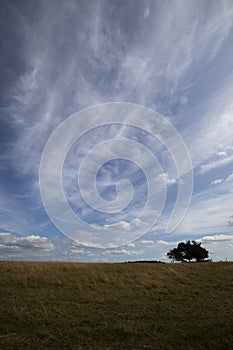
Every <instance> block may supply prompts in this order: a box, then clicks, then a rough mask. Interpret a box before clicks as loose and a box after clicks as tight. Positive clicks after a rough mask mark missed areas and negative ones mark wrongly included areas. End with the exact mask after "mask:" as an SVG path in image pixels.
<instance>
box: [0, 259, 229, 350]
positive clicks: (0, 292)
mask: <svg viewBox="0 0 233 350" xmlns="http://www.w3.org/2000/svg"><path fill="white" fill-rule="evenodd" d="M0 278H1V282H0V296H1V304H0V349H6V350H7V349H25V350H26V349H67V350H71V349H76V350H81V349H82V350H84V349H85V350H89V349H93V350H94V349H97V350H98V349H99V350H107V349H111V350H116V349H119V350H120V349H122V350H126V349H127V350H136V349H137V350H139V349H140V350H143V349H151V350H160V349H161V350H162V349H164V350H170V349H173V350H174V349H177V350H182V349H183V350H188V349H193V350H198V349H203V350H204V349H205V350H206V349H211V350H213V349H224V350H225V349H233V263H205V264H203V263H202V264H196V263H194V264H146V263H144V264H140V263H138V264H82V263H38V262H33V263H30V262H0Z"/></svg>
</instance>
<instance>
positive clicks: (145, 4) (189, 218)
mask: <svg viewBox="0 0 233 350" xmlns="http://www.w3.org/2000/svg"><path fill="white" fill-rule="evenodd" d="M0 16H1V18H0V19H1V20H0V27H1V33H2V35H1V37H0V45H1V56H0V72H1V81H0V111H1V113H0V152H1V153H0V198H1V209H0V258H1V259H38V260H43V259H45V260H66V261H69V260H74V261H125V260H139V259H157V260H164V261H166V252H167V251H168V250H169V249H171V248H173V247H174V246H175V245H176V244H177V243H178V242H179V241H180V240H187V239H191V240H193V239H195V240H198V241H201V242H202V245H203V246H204V247H205V248H207V249H208V250H209V252H210V257H211V258H213V259H214V260H216V261H217V260H225V259H226V257H227V258H228V260H233V230H232V228H233V217H232V215H233V186H232V185H233V99H232V96H233V65H232V57H233V4H232V2H231V1H225V0H221V1H215V0H213V1H210V0H209V1H196V0H194V1H162V0H161V1H146V0H145V1H139V0H138V1H126V2H124V1H107V2H106V1H98V0H97V1H72V0H70V1H64V2H61V1H54V0H52V1H49V2H48V1H29V0H27V1H24V0H21V1H6V0H3V1H2V2H1V10H0ZM109 102H125V103H130V104H136V105H142V106H145V108H150V109H152V110H154V111H156V112H157V113H159V114H160V115H162V116H164V117H165V118H166V119H167V120H168V121H169V122H170V123H171V124H172V125H173V126H174V127H175V128H176V130H177V132H178V134H179V135H180V136H181V137H182V138H183V140H184V142H185V144H186V147H187V150H188V153H189V155H190V158H191V161H192V170H193V176H194V178H193V194H192V198H191V202H190V205H189V208H188V210H187V213H186V215H185V217H184V219H183V221H182V222H181V223H180V225H179V226H178V227H177V228H176V229H175V230H174V231H173V232H170V233H168V232H167V231H166V227H167V224H168V222H169V218H170V216H171V212H172V209H173V207H174V204H175V202H176V199H177V195H178V193H179V189H180V187H181V186H182V181H181V180H182V179H181V177H180V176H179V174H178V173H177V169H176V166H177V164H176V163H174V159H173V158H172V156H171V154H170V153H169V151H168V150H167V149H166V144H165V145H164V144H162V143H161V142H159V140H158V138H156V137H154V136H153V135H152V134H153V133H152V134H150V133H148V132H146V131H145V130H142V129H140V128H137V127H135V126H132V125H128V124H127V122H129V120H131V121H132V122H134V120H133V119H132V118H131V119H130V118H129V117H128V116H127V115H126V117H125V120H124V123H123V122H122V123H115V124H113V123H112V124H111V123H110V124H107V125H104V126H101V125H99V126H97V127H96V128H94V129H92V130H88V132H86V133H85V134H83V135H82V137H80V138H79V139H78V140H76V141H75V142H74V143H73V145H72V147H70V149H69V152H68V153H67V156H66V158H65V160H64V167H63V171H62V184H63V190H64V193H65V196H66V198H67V201H68V203H69V205H70V206H71V208H72V210H73V212H74V213H76V215H78V216H80V218H81V219H82V220H83V222H84V223H86V225H87V226H88V227H89V228H88V229H83V227H82V225H80V227H79V226H77V227H75V228H74V227H73V226H74V225H73V226H72V225H71V224H70V223H69V222H68V221H66V220H65V217H64V216H63V215H64V213H63V212H62V213H59V205H57V207H56V210H57V212H56V213H57V215H58V216H59V218H60V221H62V220H63V226H62V227H63V228H65V230H66V228H67V230H68V231H67V232H68V235H64V231H63V232H60V230H59V229H58V228H57V227H56V226H55V225H54V223H53V222H52V221H51V218H50V217H49V216H48V213H47V212H46V210H45V208H44V205H43V202H42V199H41V194H40V186H39V169H40V162H41V157H42V152H43V150H44V147H45V145H46V143H47V141H48V140H49V138H50V136H51V134H52V132H54V131H55V130H56V128H57V127H59V126H60V125H61V123H62V122H64V121H66V120H67V118H68V117H69V116H71V115H73V114H75V113H77V112H79V111H82V110H83V109H85V108H89V107H91V106H94V105H100V104H103V103H104V104H106V103H109ZM108 111H109V113H111V110H108ZM156 112H155V115H156ZM81 113H82V112H81ZM78 118H79V119H78ZM101 118H103V120H105V121H106V120H108V118H110V114H109V116H108V113H107V112H106V111H105V115H104V116H103V117H102V116H100V120H101ZM137 118H140V116H138V115H137V117H136V116H135V121H136V119H137ZM143 118H144V117H141V123H142V125H143V123H144V125H145V128H146V125H147V121H146V119H143ZM77 120H78V123H81V124H79V125H82V128H83V130H85V129H86V128H88V125H89V122H90V120H89V119H88V118H86V119H85V116H84V115H83V114H81V115H80V114H79V115H78V116H77ZM109 120H110V119H109ZM137 120H138V119H137ZM67 139H68V135H67V134H65V133H63V134H61V135H60V138H59V147H61V148H62V147H63V145H65V144H66V142H67ZM109 140H110V141H114V140H115V141H114V142H115V143H114V142H113V143H111V144H110V143H109ZM116 140H117V141H116ZM126 140H131V143H130V144H128V146H127V144H126V142H129V141H126ZM116 142H118V144H117V143H116ZM133 142H135V143H137V145H138V144H141V147H139V146H138V148H137V149H136V148H135V149H134V147H133ZM113 145H115V147H113ZM59 147H58V151H57V153H56V156H57V158H59ZM64 147H65V146H64ZM176 147H177V145H176V142H174V149H176ZM116 149H117V152H116V154H115V151H116ZM150 153H152V154H154V160H155V161H156V162H157V163H158V164H159V165H158V164H157V163H156V164H155V163H153V161H152V162H151V163H150V162H149V161H148V162H147V157H149V154H150ZM123 155H124V157H123ZM86 156H88V157H87V158H86V159H87V162H86V165H87V168H83V171H82V172H81V173H80V171H81V170H82V169H81V165H82V164H83V163H82V161H83V160H84V159H85V157H86ZM55 158H56V157H55ZM97 159H98V161H99V162H101V161H102V162H103V164H102V166H100V167H99V168H98V172H97V174H96V175H97V176H96V178H95V182H93V174H92V173H91V171H92V170H93V169H94V168H95V169H97V165H98V164H97V163H98V161H97ZM148 159H149V158H148ZM55 160H56V159H55ZM55 160H54V162H55ZM135 160H137V162H135ZM182 162H185V160H184V159H183V158H182V154H180V155H179V165H180V166H181V167H182V166H183V165H182V164H183V163H182ZM47 166H48V167H47V175H48V179H50V182H48V184H51V186H48V187H46V192H47V193H48V195H50V196H51V197H53V199H56V196H55V190H54V189H55V187H53V185H52V183H53V179H54V176H55V173H54V169H55V168H54V164H53V161H51V162H49V163H47ZM80 174H81V175H80ZM79 175H80V178H79ZM91 176H92V177H91ZM148 177H149V180H151V181H152V188H154V196H153V199H154V200H153V201H152V202H151V203H150V206H149V207H148V208H147V209H148V210H147V212H146V214H147V215H144V217H143V220H141V219H139V215H140V213H141V211H142V210H143V208H144V207H145V205H146V203H147V202H148V198H150V196H149V195H148V193H149V192H148ZM78 179H80V180H85V179H87V181H86V182H85V181H83V192H82V191H81V192H80V187H79V183H78ZM122 180H127V182H126V181H124V183H123V182H122ZM93 183H95V186H96V189H97V192H98V194H99V195H100V197H101V198H102V199H103V200H105V201H108V203H109V205H107V206H106V208H105V210H102V211H100V210H98V209H100V207H98V206H97V208H96V209H97V210H96V209H93V205H94V204H96V203H94V198H95V197H94V195H93V193H94V187H92V186H91V185H93ZM116 184H121V186H118V187H117V186H116ZM124 186H125V187H124ZM164 189H165V190H166V191H167V192H166V196H165V198H164V196H163V193H162V190H164ZM118 190H119V191H120V192H119V193H118V194H119V196H118V197H117V191H118ZM83 196H84V197H85V198H83ZM85 199H87V200H88V201H92V203H91V205H90V203H86V201H85ZM116 199H119V202H114V200H116ZM129 199H130V200H129ZM121 201H122V202H121ZM163 201H164V208H163V210H162V211H161V210H160V206H161V203H162V204H163ZM114 203H115V204H114ZM126 203H128V205H126V206H125V207H124V208H123V204H126ZM113 205H115V209H118V210H117V211H115V212H114V213H112V212H109V210H110V209H109V208H113ZM119 208H120V209H122V208H123V209H122V210H119ZM102 209H103V208H102ZM159 211H161V213H159V214H161V215H160V216H159V215H158V212H159ZM157 216H159V218H158V220H157V221H156V223H155V225H154V226H153V227H151V228H150V229H149V230H147V232H146V234H145V235H143V236H142V237H141V236H140V234H139V232H142V231H140V230H141V229H142V228H143V227H144V226H143V225H145V226H146V224H148V222H150V223H151V222H152V221H153V220H154V218H156V217H157ZM72 230H73V231H72ZM91 232H92V233H91ZM93 232H94V235H96V236H97V237H100V236H101V240H98V239H96V240H94V241H93V237H94V236H93ZM131 233H132V236H131ZM76 234H78V236H77V237H78V239H76V240H75V237H76ZM90 234H92V237H91V238H90ZM134 234H135V235H134ZM111 235H112V236H114V237H124V238H126V241H127V245H124V246H111V238H109V237H111ZM71 238H72V239H73V240H71ZM89 238H90V240H89ZM135 239H136V240H135ZM105 241H106V244H104V243H105ZM90 242H91V243H92V244H91V243H90ZM81 243H82V244H81ZM103 248H105V249H103Z"/></svg>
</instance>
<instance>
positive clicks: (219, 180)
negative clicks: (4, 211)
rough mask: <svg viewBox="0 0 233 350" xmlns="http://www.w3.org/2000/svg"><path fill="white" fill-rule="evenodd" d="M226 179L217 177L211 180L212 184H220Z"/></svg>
mask: <svg viewBox="0 0 233 350" xmlns="http://www.w3.org/2000/svg"><path fill="white" fill-rule="evenodd" d="M223 181H224V179H216V180H214V181H212V182H211V185H218V184H221V183H222V182H223Z"/></svg>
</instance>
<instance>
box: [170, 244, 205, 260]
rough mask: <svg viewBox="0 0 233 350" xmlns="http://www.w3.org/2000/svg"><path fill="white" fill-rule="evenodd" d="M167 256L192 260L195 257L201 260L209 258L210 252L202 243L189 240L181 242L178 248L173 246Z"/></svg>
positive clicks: (173, 258) (174, 258)
mask: <svg viewBox="0 0 233 350" xmlns="http://www.w3.org/2000/svg"><path fill="white" fill-rule="evenodd" d="M167 256H168V258H169V259H172V260H173V261H181V262H187V261H188V262H190V261H191V260H193V259H195V260H196V261H197V262H201V261H205V259H207V258H208V256H209V252H208V251H207V250H206V249H205V248H203V247H201V243H197V242H196V241H192V243H191V242H190V241H187V242H180V243H179V244H178V246H177V248H173V249H171V250H170V251H169V252H168V253H167Z"/></svg>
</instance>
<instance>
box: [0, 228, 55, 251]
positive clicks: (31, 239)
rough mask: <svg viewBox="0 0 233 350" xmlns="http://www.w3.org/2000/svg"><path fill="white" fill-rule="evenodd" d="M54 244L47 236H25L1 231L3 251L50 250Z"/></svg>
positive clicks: (0, 238)
mask: <svg viewBox="0 0 233 350" xmlns="http://www.w3.org/2000/svg"><path fill="white" fill-rule="evenodd" d="M53 249H54V245H53V244H52V243H51V242H50V241H49V239H48V238H46V237H40V236H35V235H31V236H23V237H16V236H14V235H12V234H10V233H5V232H1V233H0V251H1V252H23V251H35V250H36V251H50V250H53Z"/></svg>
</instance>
